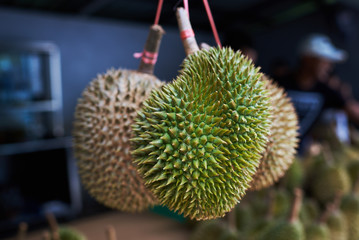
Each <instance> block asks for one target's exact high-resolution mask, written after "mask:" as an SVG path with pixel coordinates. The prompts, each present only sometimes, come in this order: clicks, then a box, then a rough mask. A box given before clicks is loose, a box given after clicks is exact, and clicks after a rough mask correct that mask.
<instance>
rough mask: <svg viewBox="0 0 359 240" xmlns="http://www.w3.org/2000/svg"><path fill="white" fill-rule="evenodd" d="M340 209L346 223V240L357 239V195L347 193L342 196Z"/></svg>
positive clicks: (358, 213)
mask: <svg viewBox="0 0 359 240" xmlns="http://www.w3.org/2000/svg"><path fill="white" fill-rule="evenodd" d="M341 209H342V211H343V214H344V216H345V218H346V221H347V224H348V240H358V239H359V196H358V195H357V194H349V195H347V196H345V197H344V198H343V201H342V204H341Z"/></svg>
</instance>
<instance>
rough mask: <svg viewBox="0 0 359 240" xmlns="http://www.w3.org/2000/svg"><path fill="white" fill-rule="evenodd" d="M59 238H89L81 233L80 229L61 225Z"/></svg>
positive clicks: (61, 239) (65, 239) (73, 239)
mask: <svg viewBox="0 0 359 240" xmlns="http://www.w3.org/2000/svg"><path fill="white" fill-rule="evenodd" d="M59 236H60V239H59V240H86V239H87V238H86V237H85V236H84V235H83V234H82V233H80V232H79V231H77V230H75V229H73V228H69V227H60V228H59Z"/></svg>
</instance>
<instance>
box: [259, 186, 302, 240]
mask: <svg viewBox="0 0 359 240" xmlns="http://www.w3.org/2000/svg"><path fill="white" fill-rule="evenodd" d="M301 202H302V192H301V190H300V189H296V190H295V198H294V201H293V206H292V210H291V213H290V216H289V219H288V220H287V219H286V220H283V219H280V220H278V222H276V223H275V224H273V226H271V227H270V228H268V230H267V231H265V232H263V234H262V235H261V236H260V237H259V239H260V240H268V239H276V240H289V239H290V240H304V239H305V233H304V227H303V225H302V223H301V222H300V221H299V219H298V213H299V209H300V207H301Z"/></svg>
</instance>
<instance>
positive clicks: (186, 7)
mask: <svg viewBox="0 0 359 240" xmlns="http://www.w3.org/2000/svg"><path fill="white" fill-rule="evenodd" d="M183 6H184V9H185V10H186V12H187V15H188V19H189V7H188V0H183Z"/></svg>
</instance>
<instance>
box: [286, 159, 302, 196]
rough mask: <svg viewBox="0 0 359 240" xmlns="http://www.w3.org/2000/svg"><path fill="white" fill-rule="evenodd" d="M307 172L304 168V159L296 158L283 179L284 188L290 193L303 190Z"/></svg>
mask: <svg viewBox="0 0 359 240" xmlns="http://www.w3.org/2000/svg"><path fill="white" fill-rule="evenodd" d="M304 178H305V172H304V169H303V166H302V159H300V158H299V157H296V158H295V159H294V161H293V163H292V165H291V166H290V167H289V169H288V170H287V172H286V173H285V175H284V177H283V178H282V179H281V183H283V185H284V187H285V188H286V189H288V190H289V191H293V190H294V189H295V188H301V187H303V184H304Z"/></svg>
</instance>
